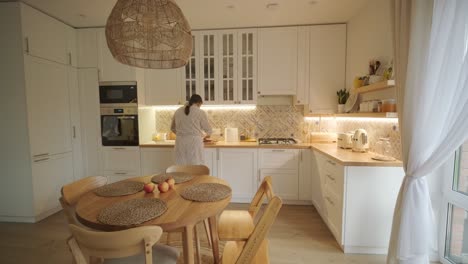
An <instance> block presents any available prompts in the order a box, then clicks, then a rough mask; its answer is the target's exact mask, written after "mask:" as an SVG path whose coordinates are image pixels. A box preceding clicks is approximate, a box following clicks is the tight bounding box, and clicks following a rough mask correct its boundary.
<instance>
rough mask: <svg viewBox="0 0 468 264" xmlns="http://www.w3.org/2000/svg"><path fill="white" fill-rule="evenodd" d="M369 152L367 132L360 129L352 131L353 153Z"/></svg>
mask: <svg viewBox="0 0 468 264" xmlns="http://www.w3.org/2000/svg"><path fill="white" fill-rule="evenodd" d="M368 150H369V138H368V135H367V131H366V130H364V129H362V128H360V129H356V131H354V135H353V151H356V152H367V151H368Z"/></svg>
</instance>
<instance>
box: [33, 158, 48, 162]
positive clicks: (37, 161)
mask: <svg viewBox="0 0 468 264" xmlns="http://www.w3.org/2000/svg"><path fill="white" fill-rule="evenodd" d="M45 160H49V158H43V159H38V160H35V161H34V162H40V161H45Z"/></svg>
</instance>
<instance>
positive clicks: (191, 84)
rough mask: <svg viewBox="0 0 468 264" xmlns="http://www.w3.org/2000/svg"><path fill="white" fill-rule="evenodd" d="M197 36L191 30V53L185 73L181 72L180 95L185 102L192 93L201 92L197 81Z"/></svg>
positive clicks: (196, 33)
mask: <svg viewBox="0 0 468 264" xmlns="http://www.w3.org/2000/svg"><path fill="white" fill-rule="evenodd" d="M199 38H200V35H199V34H198V32H196V31H192V40H193V41H192V55H190V58H189V60H188V61H187V64H186V65H185V67H184V70H185V74H183V76H182V82H181V89H182V97H183V99H185V101H187V102H188V101H189V100H190V97H191V96H192V95H193V94H200V93H201V86H200V82H199V78H200V77H199V76H200V73H199V70H200V69H199V67H200V66H199V60H200V59H199V56H200V55H199V53H200V51H199Z"/></svg>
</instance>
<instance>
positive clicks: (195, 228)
mask: <svg viewBox="0 0 468 264" xmlns="http://www.w3.org/2000/svg"><path fill="white" fill-rule="evenodd" d="M193 231H194V234H195V251H196V254H197V255H196V256H197V264H202V261H201V253H200V237H199V236H198V230H197V225H195V226H194V227H193Z"/></svg>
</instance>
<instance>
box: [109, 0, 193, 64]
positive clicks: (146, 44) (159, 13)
mask: <svg viewBox="0 0 468 264" xmlns="http://www.w3.org/2000/svg"><path fill="white" fill-rule="evenodd" d="M106 39H107V45H108V46H109V49H110V51H111V53H112V56H114V58H115V59H116V60H118V61H119V62H121V63H123V64H127V65H131V66H136V67H140V68H151V69H173V68H179V67H182V66H184V65H185V64H186V63H187V61H188V59H189V57H190V55H191V54H192V36H191V29H190V25H189V24H188V22H187V19H185V17H184V14H183V13H182V11H181V10H180V8H179V7H178V6H177V4H176V3H175V2H174V1H173V0H118V1H117V3H116V4H115V6H114V9H112V12H111V14H110V15H109V18H108V19H107V24H106Z"/></svg>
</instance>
